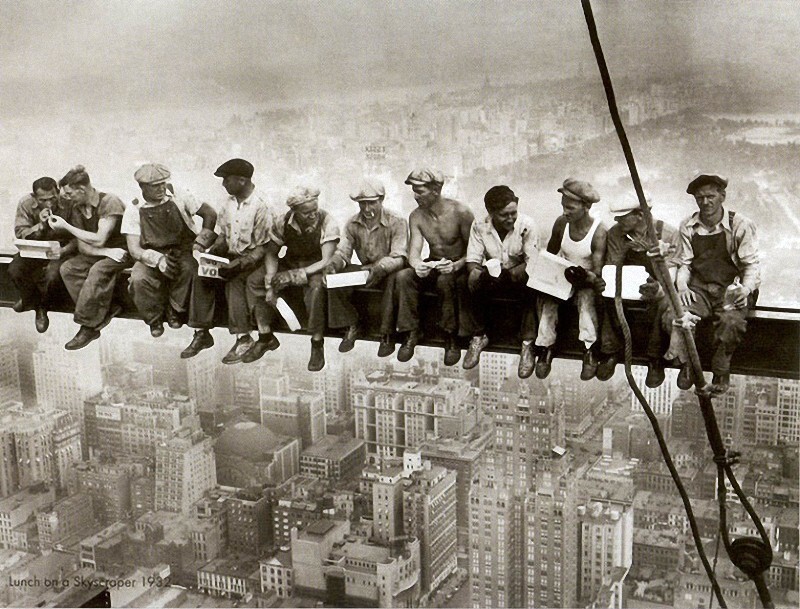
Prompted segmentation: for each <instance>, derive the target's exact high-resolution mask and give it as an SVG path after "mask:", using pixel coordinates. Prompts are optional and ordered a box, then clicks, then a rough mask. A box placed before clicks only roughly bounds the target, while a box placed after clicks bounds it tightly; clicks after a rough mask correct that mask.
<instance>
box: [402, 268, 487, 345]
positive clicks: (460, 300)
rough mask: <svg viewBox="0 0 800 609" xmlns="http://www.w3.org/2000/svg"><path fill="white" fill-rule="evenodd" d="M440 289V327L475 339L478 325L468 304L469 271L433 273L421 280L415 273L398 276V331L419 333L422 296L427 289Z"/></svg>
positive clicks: (406, 272)
mask: <svg viewBox="0 0 800 609" xmlns="http://www.w3.org/2000/svg"><path fill="white" fill-rule="evenodd" d="M431 288H435V289H436V294H437V295H438V297H439V315H438V322H437V323H438V325H439V327H440V328H442V330H444V331H445V332H447V333H448V334H458V335H459V336H472V331H473V329H474V328H475V321H474V320H473V319H472V316H471V310H470V308H469V306H468V304H467V302H468V300H469V289H468V288H467V273H466V269H462V270H461V271H460V272H458V273H448V274H446V275H442V274H441V273H439V272H438V271H435V270H434V271H431V273H430V275H428V276H427V277H424V278H422V277H419V276H417V274H416V272H414V269H411V268H408V269H403V270H401V271H398V272H397V280H396V290H397V329H398V330H399V331H400V332H410V331H412V330H415V331H416V330H419V294H420V292H422V291H423V290H426V289H431Z"/></svg>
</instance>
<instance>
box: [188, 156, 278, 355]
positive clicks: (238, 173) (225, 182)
mask: <svg viewBox="0 0 800 609" xmlns="http://www.w3.org/2000/svg"><path fill="white" fill-rule="evenodd" d="M253 172H254V168H253V165H252V164H251V163H250V162H249V161H246V160H244V159H238V158H237V159H230V160H229V161H225V162H224V163H223V164H222V165H220V166H219V167H217V169H216V171H215V172H214V175H215V176H217V177H218V178H222V187H223V188H224V189H225V192H227V193H228V196H227V197H225V198H224V199H223V200H222V201H221V202H220V204H219V206H218V208H217V226H216V232H217V235H218V236H217V239H216V241H215V242H214V244H213V245H212V246H211V247H209V248H207V249H206V252H207V253H209V254H213V255H216V256H223V257H226V258H228V260H229V262H228V263H227V264H224V265H223V266H221V267H220V268H219V277H220V278H221V279H222V280H224V282H225V300H226V301H227V305H228V331H229V332H230V333H231V334H233V335H235V336H236V342H235V343H234V344H233V346H232V347H231V348H230V350H229V351H228V352H227V353H226V354H225V356H224V357H223V358H222V363H224V364H235V363H237V362H240V361H242V356H243V355H244V354H245V353H247V351H248V350H249V349H250V347H252V346H253V338H252V336H250V332H251V331H252V329H253V322H252V318H251V315H250V309H251V307H252V304H253V303H252V302H250V300H249V298H250V296H249V294H248V293H247V277H248V275H250V273H252V272H253V271H254V270H255V269H256V268H258V267H259V266H261V265H262V264H263V260H264V252H265V251H266V246H267V242H268V241H269V235H270V229H271V228H272V222H273V219H274V211H273V209H272V207H271V206H270V205H269V203H268V202H267V197H266V196H265V195H264V194H263V193H262V192H261V191H259V190H258V189H257V188H256V185H255V184H254V183H253V179H252V178H253ZM218 281H219V280H218V279H213V278H209V277H199V276H198V277H195V278H194V281H193V282H192V295H191V299H190V305H189V326H191V327H192V328H196V330H195V333H194V338H193V339H192V342H191V343H190V344H189V346H188V347H186V349H184V350H183V352H182V353H181V357H182V358H184V359H186V358H189V357H194V356H195V355H197V354H198V353H199V352H200V351H202V350H203V349H208V348H209V347H212V346H213V345H214V338H213V337H212V336H211V332H210V330H211V328H212V327H214V311H215V309H216V291H217V290H216V286H217V285H218Z"/></svg>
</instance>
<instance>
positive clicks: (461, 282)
mask: <svg viewBox="0 0 800 609" xmlns="http://www.w3.org/2000/svg"><path fill="white" fill-rule="evenodd" d="M405 183H406V184H408V185H409V186H411V188H412V190H413V191H414V199H415V200H416V202H417V206H418V207H417V209H415V210H414V211H412V212H411V215H410V216H409V229H410V233H411V235H410V239H409V244H408V264H409V265H410V267H411V268H407V269H403V270H402V271H400V272H399V273H398V274H397V290H398V311H397V329H398V330H399V331H400V332H405V339H404V340H403V344H402V345H401V346H400V349H398V351H397V359H398V360H399V361H401V362H407V361H408V360H410V359H411V358H412V357H413V355H414V349H415V347H416V346H417V344H418V343H419V341H420V340H421V339H422V332H421V330H420V325H419V294H420V292H421V291H423V290H425V289H426V288H435V289H436V292H437V294H438V296H439V305H440V310H439V315H438V320H437V321H438V325H439V327H440V328H442V330H444V331H445V333H446V335H447V336H446V342H445V351H444V363H445V365H446V366H454V365H455V364H457V363H458V360H459V359H461V349H460V347H459V346H458V337H459V335H460V336H471V335H472V328H473V326H474V322H472V321H471V320H469V319H468V316H469V313H470V312H469V310H468V307H467V306H466V304H465V303H466V300H467V298H468V297H469V291H468V288H467V273H466V264H467V262H466V254H467V243H468V242H469V232H470V228H471V227H472V222H473V221H474V220H475V216H473V214H472V211H470V209H469V208H468V207H467V206H466V205H464V204H463V203H460V202H459V201H455V200H453V199H448V198H446V197H443V196H442V186H444V176H443V174H442V172H440V171H438V170H436V169H433V168H430V167H422V168H420V169H415V170H414V171H412V172H411V173H410V174H409V175H408V177H407V178H406V181H405ZM423 242H427V243H428V246H429V249H430V256H429V257H428V259H426V260H423V259H422V245H423Z"/></svg>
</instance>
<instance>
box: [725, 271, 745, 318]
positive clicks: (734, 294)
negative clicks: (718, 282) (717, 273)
mask: <svg viewBox="0 0 800 609" xmlns="http://www.w3.org/2000/svg"><path fill="white" fill-rule="evenodd" d="M743 292H744V286H743V285H742V282H741V281H739V278H738V277H736V279H734V280H733V283H732V284H730V285H729V286H728V287H727V288H725V297H724V299H723V302H722V308H723V309H724V310H726V311H733V310H734V309H735V308H736V299H737V298H739V296H740V295H741V294H742V293H743Z"/></svg>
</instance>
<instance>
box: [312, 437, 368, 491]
mask: <svg viewBox="0 0 800 609" xmlns="http://www.w3.org/2000/svg"><path fill="white" fill-rule="evenodd" d="M365 457H366V446H365V444H364V440H362V439H360V438H353V437H351V436H333V435H326V436H325V437H324V438H322V439H321V440H320V441H319V442H317V443H316V444H315V445H314V446H310V447H309V448H306V449H305V450H304V451H303V454H302V455H301V456H300V471H301V472H302V473H304V474H308V475H310V476H317V477H319V478H325V479H328V480H331V481H336V480H341V479H343V478H353V477H356V476H358V475H359V474H360V473H361V469H362V468H363V467H364V461H365Z"/></svg>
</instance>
